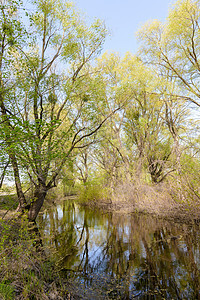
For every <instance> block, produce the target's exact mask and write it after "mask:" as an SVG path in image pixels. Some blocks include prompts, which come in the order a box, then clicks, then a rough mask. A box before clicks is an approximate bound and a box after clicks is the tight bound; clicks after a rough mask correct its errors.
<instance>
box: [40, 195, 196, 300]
mask: <svg viewBox="0 0 200 300" xmlns="http://www.w3.org/2000/svg"><path fill="white" fill-rule="evenodd" d="M39 226H40V230H41V233H42V235H43V237H44V239H45V240H46V243H48V244H49V245H50V246H51V248H52V247H53V249H54V250H55V251H54V255H55V259H56V263H57V264H58V265H59V268H60V269H61V270H62V274H63V277H65V278H67V279H68V282H69V283H70V282H71V285H70V287H71V289H72V291H73V292H74V293H76V294H78V295H79V296H80V297H82V298H83V299H134V298H137V299H200V292H199V291H200V276H199V271H200V248H199V245H200V232H199V225H193V226H192V225H186V224H178V223H173V222H167V221H162V220H158V219H155V218H152V217H150V216H145V215H137V214H132V215H131V214H130V215H127V214H126V215H121V214H116V213H115V214H114V213H113V214H112V213H102V212H100V211H97V210H95V211H94V210H91V209H89V208H86V207H83V206H82V207H81V206H79V205H78V204H77V203H75V202H73V201H67V200H66V201H64V202H63V203H62V204H61V205H59V206H57V207H54V208H51V209H49V210H46V211H45V213H44V214H43V216H40V218H39Z"/></svg>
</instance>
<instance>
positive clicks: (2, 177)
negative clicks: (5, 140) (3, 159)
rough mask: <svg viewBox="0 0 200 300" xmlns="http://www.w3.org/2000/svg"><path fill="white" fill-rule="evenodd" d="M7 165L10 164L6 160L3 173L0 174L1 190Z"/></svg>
mask: <svg viewBox="0 0 200 300" xmlns="http://www.w3.org/2000/svg"><path fill="white" fill-rule="evenodd" d="M9 163H10V160H8V162H7V163H6V165H5V167H4V168H3V172H2V175H1V179H0V189H1V188H2V185H3V181H4V178H5V175H6V169H7V168H8V166H9Z"/></svg>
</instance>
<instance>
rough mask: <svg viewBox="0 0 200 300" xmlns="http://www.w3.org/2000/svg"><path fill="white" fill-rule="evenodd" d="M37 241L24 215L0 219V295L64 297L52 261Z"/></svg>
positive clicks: (44, 297) (28, 297) (5, 297)
mask: <svg viewBox="0 0 200 300" xmlns="http://www.w3.org/2000/svg"><path fill="white" fill-rule="evenodd" d="M39 244H40V239H39V238H38V234H36V233H34V232H33V230H31V231H30V226H29V224H28V221H27V219H26V218H25V217H23V218H21V219H15V220H10V221H8V220H6V221H3V220H1V221H0V265H1V270H0V299H4V300H9V299H33V300H34V299H36V300H37V299H38V300H39V299H44V300H46V299H66V298H65V296H66V293H65V291H64V289H63V288H62V284H61V281H60V278H59V275H58V273H57V271H56V270H55V269H54V262H53V261H50V260H49V258H47V257H46V255H45V252H44V251H41V249H42V248H40V247H39V246H38V245H39ZM40 246H41V245H40ZM69 299H70V298H69Z"/></svg>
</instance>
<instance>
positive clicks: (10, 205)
mask: <svg viewBox="0 0 200 300" xmlns="http://www.w3.org/2000/svg"><path fill="white" fill-rule="evenodd" d="M17 206H18V201H17V195H16V194H11V195H0V209H3V210H8V209H9V210H15V209H16V208H17Z"/></svg>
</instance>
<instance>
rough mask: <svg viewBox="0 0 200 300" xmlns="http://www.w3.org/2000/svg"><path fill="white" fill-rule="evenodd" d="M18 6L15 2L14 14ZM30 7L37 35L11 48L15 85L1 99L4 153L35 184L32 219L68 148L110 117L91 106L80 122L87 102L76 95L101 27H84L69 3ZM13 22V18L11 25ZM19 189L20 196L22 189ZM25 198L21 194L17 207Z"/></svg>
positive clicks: (97, 49) (101, 36) (97, 46)
mask: <svg viewBox="0 0 200 300" xmlns="http://www.w3.org/2000/svg"><path fill="white" fill-rule="evenodd" d="M2 7H3V5H2ZM19 8H20V3H17V4H16V9H15V12H16V11H17V10H19ZM34 8H35V10H36V13H31V14H29V15H28V18H29V20H30V23H29V24H30V25H31V27H30V28H31V29H30V30H31V32H29V36H30V34H31V36H35V38H34V39H31V38H30V39H28V38H27V37H26V35H25V33H23V32H22V31H21V32H20V34H21V35H22V37H23V38H24V40H25V42H26V43H25V45H22V44H17V45H15V47H12V49H11V50H10V56H11V55H12V57H14V59H13V60H12V61H9V63H8V67H9V68H10V69H12V76H13V78H14V80H15V85H14V86H13V88H12V90H11V91H10V90H9V93H8V92H6V93H5V92H4V94H5V95H6V96H5V97H7V98H5V97H4V98H3V99H2V100H1V114H2V117H3V116H5V119H6V121H5V123H4V125H3V126H2V131H3V135H4V138H5V140H7V141H8V142H7V144H8V146H7V153H8V154H9V156H10V157H11V155H14V157H15V158H17V159H18V161H19V162H20V166H21V168H22V169H23V172H25V173H26V174H28V176H29V178H30V181H31V182H32V184H33V185H34V197H33V199H32V201H31V203H30V205H29V207H28V217H29V220H30V221H34V220H35V219H36V217H37V215H38V213H39V211H40V209H41V207H42V205H43V202H44V199H45V197H46V194H47V192H48V190H49V189H51V188H52V187H54V186H56V184H57V183H56V180H57V178H58V175H59V173H60V171H61V170H62V168H63V166H64V164H65V163H66V162H67V159H68V158H69V156H70V154H71V152H72V151H73V150H74V149H75V148H78V147H79V144H80V143H81V142H82V141H83V140H84V139H85V138H86V137H88V136H92V135H93V134H94V133H95V132H96V131H97V130H98V129H99V128H100V127H101V126H102V125H103V124H104V122H105V121H106V119H107V118H108V115H107V116H106V117H105V118H104V119H101V120H97V119H94V120H93V118H92V115H93V111H92V108H91V109H90V110H88V120H89V121H88V123H87V124H86V126H84V127H82V124H81V123H80V122H79V119H80V117H81V115H82V113H83V112H84V107H85V104H86V101H85V99H84V98H83V97H80V95H81V94H82V91H83V88H84V85H85V84H86V85H87V80H86V78H88V76H89V70H90V66H89V62H90V61H91V60H92V59H94V58H95V57H96V56H97V55H98V54H99V52H100V50H101V47H102V44H103V42H104V39H105V36H106V29H105V27H104V25H103V24H102V23H101V22H100V21H99V20H96V21H95V22H94V23H93V24H92V25H91V26H90V27H88V26H86V25H85V23H84V22H83V21H82V20H81V19H80V17H79V14H78V13H77V12H76V11H75V9H74V7H73V5H72V3H71V2H62V1H49V0H47V1H37V2H35V4H34ZM5 9H7V10H8V6H6V8H5ZM1 18H2V19H3V13H2V17H1ZM12 22H13V19H12V18H11V21H10V23H11V25H12V26H13V23H12ZM27 30H28V29H27ZM15 38H16V40H17V36H16V37H15ZM2 59H3V58H2ZM6 70H7V68H6V66H5V71H6ZM6 99H8V100H6ZM92 102H94V100H92V101H91V103H92ZM8 108H9V109H8ZM5 124H6V125H5ZM11 145H12V147H11ZM81 147H83V145H81ZM11 149H12V152H11ZM13 169H14V167H13ZM14 170H15V169H14ZM18 175H19V174H18ZM18 178H20V176H18ZM21 192H22V195H23V197H24V194H23V191H22V189H21ZM25 202H26V200H25V197H24V202H20V205H21V206H22V205H23V204H24V203H25Z"/></svg>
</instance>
